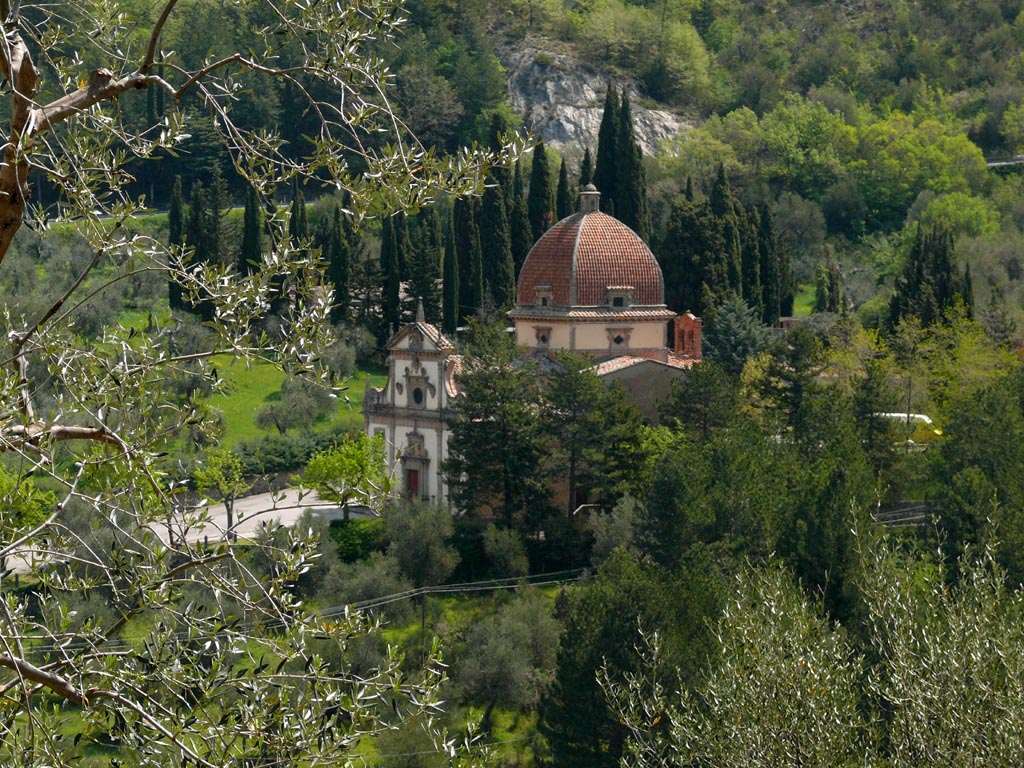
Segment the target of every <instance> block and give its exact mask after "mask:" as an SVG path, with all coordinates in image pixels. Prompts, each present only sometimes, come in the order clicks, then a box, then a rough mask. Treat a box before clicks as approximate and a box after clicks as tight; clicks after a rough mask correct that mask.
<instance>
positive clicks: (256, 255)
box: [238, 184, 263, 275]
mask: <svg viewBox="0 0 1024 768" xmlns="http://www.w3.org/2000/svg"><path fill="white" fill-rule="evenodd" d="M262 234H263V211H262V210H261V209H260V201H259V199H258V197H257V195H256V188H255V187H253V186H252V185H251V184H250V185H247V186H246V189H245V212H244V213H243V215H242V246H241V248H240V249H239V251H238V274H240V275H249V274H252V272H253V270H254V269H255V268H256V265H258V264H259V263H260V261H261V260H262V258H263V252H262V249H261V247H260V240H261V239H262Z"/></svg>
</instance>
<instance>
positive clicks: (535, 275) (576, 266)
mask: <svg viewBox="0 0 1024 768" xmlns="http://www.w3.org/2000/svg"><path fill="white" fill-rule="evenodd" d="M545 286H547V287H550V288H551V290H552V293H553V297H552V298H553V303H554V305H555V306H562V307H574V306H575V307H580V306H582V307H594V306H601V305H604V304H606V303H607V301H608V296H607V291H608V288H609V287H616V286H617V287H625V286H628V287H631V288H632V289H633V304H634V305H641V306H661V305H664V303H665V290H664V282H663V279H662V274H661V267H659V266H658V262H657V260H656V259H655V258H654V255H653V254H652V253H651V250H650V248H648V247H647V245H646V244H645V243H644V241H643V240H641V239H640V237H639V236H638V235H637V234H636V233H635V232H633V230H631V229H630V228H629V227H627V226H626V225H625V224H623V223H622V222H621V221H619V220H618V219H615V218H612V217H611V216H608V215H606V214H604V213H576V214H573V215H572V216H569V217H567V218H565V219H562V220H561V221H560V222H558V223H557V224H555V225H554V226H553V227H552V228H551V229H549V230H548V231H547V232H546V233H544V235H543V236H542V237H541V239H540V240H538V241H537V244H536V245H534V246H533V249H532V250H531V251H530V253H529V255H528V256H527V257H526V262H525V263H524V264H523V268H522V270H521V271H520V274H519V289H518V291H517V294H516V296H517V303H518V304H519V305H520V306H523V305H533V304H535V302H536V289H537V288H538V287H545Z"/></svg>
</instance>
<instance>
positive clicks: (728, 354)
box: [704, 295, 772, 375]
mask: <svg viewBox="0 0 1024 768" xmlns="http://www.w3.org/2000/svg"><path fill="white" fill-rule="evenodd" d="M709 314H710V317H709V318H708V321H709V322H708V328H707V332H706V333H705V334H704V356H705V357H706V358H707V359H708V360H713V361H715V362H717V363H718V364H719V365H721V366H722V367H723V368H724V369H725V370H726V371H728V372H729V373H731V374H733V375H739V373H740V372H741V371H742V370H743V366H744V364H746V362H747V360H749V359H750V358H751V357H753V356H754V355H756V354H758V353H759V352H763V351H764V350H766V349H767V348H768V346H769V344H771V338H772V337H771V332H770V331H769V330H768V328H767V327H766V326H765V325H764V324H763V323H762V322H761V318H760V317H759V316H758V314H757V313H756V312H755V311H754V310H753V309H751V308H750V307H748V306H747V304H746V303H745V302H744V301H743V299H742V298H740V297H739V296H736V295H733V296H732V298H729V299H726V300H725V301H724V302H722V303H721V304H719V305H718V306H716V307H715V308H714V310H713V311H712V312H710V313H709Z"/></svg>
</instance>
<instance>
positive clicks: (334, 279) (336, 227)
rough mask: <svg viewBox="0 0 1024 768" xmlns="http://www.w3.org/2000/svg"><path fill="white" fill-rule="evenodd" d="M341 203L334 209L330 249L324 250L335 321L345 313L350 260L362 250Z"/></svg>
mask: <svg viewBox="0 0 1024 768" xmlns="http://www.w3.org/2000/svg"><path fill="white" fill-rule="evenodd" d="M343 207H344V206H343V205H339V206H337V207H335V209H334V216H333V217H332V220H331V238H330V249H329V251H328V252H327V279H328V280H329V281H330V282H331V287H332V288H333V289H334V304H333V305H332V306H331V320H332V321H333V322H335V323H339V322H344V321H345V320H347V319H348V317H349V304H350V303H351V301H352V296H351V292H350V288H349V281H350V279H351V274H352V264H353V263H354V262H355V261H356V260H357V259H358V258H359V257H360V256H361V255H362V250H363V242H362V238H361V237H360V236H359V234H358V232H357V231H356V229H355V226H354V225H353V224H352V222H351V220H350V219H349V217H348V216H346V215H345V214H344V213H343V212H342V208H343Z"/></svg>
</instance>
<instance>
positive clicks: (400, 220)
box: [392, 211, 413, 280]
mask: <svg viewBox="0 0 1024 768" xmlns="http://www.w3.org/2000/svg"><path fill="white" fill-rule="evenodd" d="M392 218H393V219H394V221H393V222H392V227H393V230H394V233H395V245H396V247H397V253H398V275H399V278H400V279H401V280H407V279H409V262H410V261H411V260H412V256H413V247H412V239H411V238H410V237H409V218H408V217H407V216H406V215H405V212H404V211H399V212H398V213H396V214H395V215H394V216H393V217H392Z"/></svg>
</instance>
